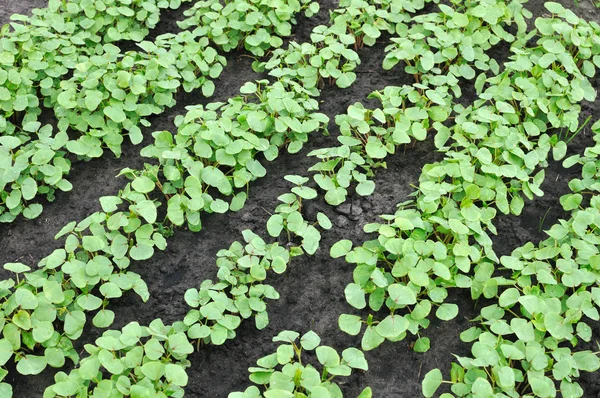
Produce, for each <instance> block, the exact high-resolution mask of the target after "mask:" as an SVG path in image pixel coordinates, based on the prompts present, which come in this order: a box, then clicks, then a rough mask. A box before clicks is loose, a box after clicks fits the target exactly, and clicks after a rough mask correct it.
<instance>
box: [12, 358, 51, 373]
mask: <svg viewBox="0 0 600 398" xmlns="http://www.w3.org/2000/svg"><path fill="white" fill-rule="evenodd" d="M46 364H47V363H46V358H45V357H41V356H37V355H27V356H24V357H22V358H21V359H20V360H19V362H17V372H19V373H20V374H22V375H25V376H28V375H38V374H40V373H42V371H43V370H44V369H45V368H46Z"/></svg>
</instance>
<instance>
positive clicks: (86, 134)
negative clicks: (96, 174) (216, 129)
mask: <svg viewBox="0 0 600 398" xmlns="http://www.w3.org/2000/svg"><path fill="white" fill-rule="evenodd" d="M180 3H181V1H179V0H172V1H171V2H170V3H169V2H167V1H159V2H158V3H156V1H154V0H153V1H146V0H144V1H135V2H130V4H129V5H128V6H126V5H119V3H117V2H114V1H111V2H105V3H103V4H106V6H105V7H106V8H105V9H101V8H98V7H97V5H96V4H95V2H91V1H87V0H79V1H71V2H68V3H67V2H60V1H52V2H50V4H49V7H48V8H45V9H40V10H36V11H35V12H34V15H33V16H32V17H30V18H28V17H14V18H13V19H15V20H16V21H18V22H19V23H17V22H14V23H12V24H11V27H12V29H11V30H8V31H6V32H5V33H4V36H3V37H2V38H0V48H2V49H3V52H2V53H0V54H1V56H0V67H1V69H0V104H2V106H1V108H2V111H3V114H2V115H0V133H2V137H0V221H1V222H12V221H13V220H14V219H15V218H16V217H17V216H18V215H19V214H23V216H25V217H26V218H35V217H37V216H39V214H40V213H41V212H42V206H41V204H39V203H37V200H36V199H37V198H38V197H39V196H42V195H45V197H46V199H48V200H50V201H51V200H53V199H54V193H55V191H56V189H59V190H62V191H68V190H70V189H71V188H72V185H71V183H70V182H68V181H67V180H66V176H67V175H68V174H69V171H70V168H71V160H72V159H73V158H74V157H79V158H82V159H86V160H89V159H91V158H96V157H99V156H101V155H102V154H103V152H104V149H105V148H108V149H109V150H110V151H112V152H113V153H114V154H115V155H116V156H120V154H121V146H122V144H123V141H124V137H126V136H127V137H129V140H130V141H131V142H132V143H133V144H139V143H141V142H142V140H143V135H142V131H141V128H140V125H143V126H149V121H148V119H147V118H148V117H149V116H151V115H155V114H159V113H161V112H163V111H164V109H165V108H167V107H172V106H174V105H175V94H176V93H177V92H178V91H179V90H181V89H183V90H184V91H186V92H191V91H192V90H195V89H198V88H200V89H201V91H202V94H203V95H204V96H211V95H212V94H213V92H214V89H215V85H214V83H213V80H214V79H216V78H218V77H219V76H220V74H221V72H222V70H223V67H224V66H225V64H226V61H225V58H224V57H223V56H222V55H219V53H218V51H217V49H220V50H222V51H230V50H231V49H232V48H235V47H237V46H239V45H241V44H242V43H248V42H251V43H252V42H253V39H252V37H253V35H258V34H266V35H267V36H269V35H271V34H272V35H273V36H272V37H273V39H269V40H267V41H266V42H264V43H263V42H261V43H259V44H258V45H257V46H258V48H260V49H261V51H264V50H266V49H268V48H272V47H275V46H280V45H281V43H282V40H281V38H278V40H274V39H275V38H276V37H277V36H275V34H278V33H282V34H286V35H289V34H290V26H291V23H294V22H295V19H294V15H295V14H296V13H298V12H300V11H302V10H305V12H306V14H307V15H311V14H312V13H314V12H316V11H318V5H317V4H316V3H306V2H305V3H299V2H297V1H295V0H294V1H289V2H287V1H286V2H283V3H282V5H281V7H280V8H279V11H278V12H275V11H274V9H273V7H272V6H270V5H269V4H268V3H267V2H256V3H254V2H246V1H233V2H230V3H229V4H228V7H225V8H224V9H218V6H219V4H220V2H219V1H217V0H211V1H210V2H203V3H204V4H205V5H206V6H207V7H210V8H211V9H214V11H213V12H212V13H205V18H204V19H206V18H208V17H209V16H214V18H215V20H216V21H221V22H219V25H221V26H220V27H219V28H217V27H214V28H213V29H211V30H207V26H209V21H205V20H198V21H196V22H194V21H193V20H192V19H188V20H186V21H185V23H182V26H184V27H186V28H192V27H195V26H196V29H194V30H184V31H181V32H180V33H178V34H164V35H161V36H159V37H157V38H156V40H155V41H154V42H150V41H144V40H143V39H144V37H145V36H146V35H147V33H148V27H154V26H155V25H156V23H157V22H158V16H159V11H160V8H166V7H169V6H170V7H171V8H177V7H179V6H180ZM197 4H200V3H197ZM231 7H233V8H234V9H236V10H237V9H238V8H239V9H240V10H237V11H234V12H231V10H230V8H231ZM242 8H245V9H244V10H243V12H242ZM250 11H252V12H250ZM248 12H250V14H253V15H254V14H256V15H264V16H265V18H258V17H257V18H246V13H248ZM267 16H268V19H266V18H267ZM223 20H224V21H226V23H225V24H223V23H222V22H223ZM195 23H200V24H203V25H200V26H198V25H196V24H195ZM204 23H206V25H204ZM215 23H216V22H215ZM217 29H219V32H221V33H220V35H216V31H217ZM221 37H227V38H228V41H227V44H223V43H222V42H223V40H222V39H221ZM123 40H132V41H134V42H136V44H137V46H138V47H139V48H140V50H135V51H126V52H121V50H120V48H119V47H118V46H117V45H115V44H119V43H121V42H122V41H123ZM253 48H254V47H252V48H251V50H252V49H253ZM252 51H253V52H254V53H256V51H255V50H252ZM42 104H43V106H45V107H46V108H49V109H52V110H53V111H54V116H55V118H56V121H57V124H56V127H57V129H58V131H56V132H53V127H52V125H50V124H47V125H44V126H42V123H41V120H40V114H41V109H42V108H41V106H42Z"/></svg>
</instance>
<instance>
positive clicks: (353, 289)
mask: <svg viewBox="0 0 600 398" xmlns="http://www.w3.org/2000/svg"><path fill="white" fill-rule="evenodd" d="M344 295H345V296H346V301H347V302H348V304H350V305H351V306H353V307H354V308H357V309H359V310H361V309H363V308H365V307H366V306H367V301H366V300H365V292H364V291H363V290H362V288H361V287H360V286H359V285H357V284H356V283H350V284H349V285H348V286H346V289H345V290H344Z"/></svg>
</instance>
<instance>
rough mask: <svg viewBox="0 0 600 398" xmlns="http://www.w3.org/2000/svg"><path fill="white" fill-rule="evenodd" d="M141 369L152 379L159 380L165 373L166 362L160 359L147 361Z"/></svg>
mask: <svg viewBox="0 0 600 398" xmlns="http://www.w3.org/2000/svg"><path fill="white" fill-rule="evenodd" d="M140 370H141V371H142V373H143V374H144V376H146V377H147V378H149V379H150V380H158V379H160V378H161V377H162V376H163V375H164V374H165V364H164V363H162V362H158V361H151V362H147V363H145V364H144V365H143V366H142V367H141V369H140Z"/></svg>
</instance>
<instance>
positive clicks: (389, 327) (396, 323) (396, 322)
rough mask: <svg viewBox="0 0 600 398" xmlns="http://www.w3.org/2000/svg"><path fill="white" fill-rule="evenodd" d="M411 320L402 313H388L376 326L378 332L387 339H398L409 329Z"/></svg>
mask: <svg viewBox="0 0 600 398" xmlns="http://www.w3.org/2000/svg"><path fill="white" fill-rule="evenodd" d="M408 326H409V322H408V320H407V319H406V318H404V317H403V316H400V315H388V316H387V317H385V319H384V320H383V321H381V322H379V324H378V325H377V326H376V327H375V330H376V331H377V333H379V334H380V335H381V336H382V337H385V338H387V339H397V338H398V337H399V336H400V335H402V334H403V333H404V332H406V330H407V329H408Z"/></svg>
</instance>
